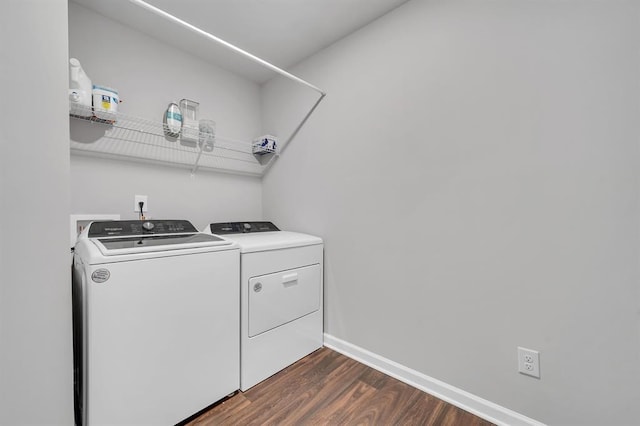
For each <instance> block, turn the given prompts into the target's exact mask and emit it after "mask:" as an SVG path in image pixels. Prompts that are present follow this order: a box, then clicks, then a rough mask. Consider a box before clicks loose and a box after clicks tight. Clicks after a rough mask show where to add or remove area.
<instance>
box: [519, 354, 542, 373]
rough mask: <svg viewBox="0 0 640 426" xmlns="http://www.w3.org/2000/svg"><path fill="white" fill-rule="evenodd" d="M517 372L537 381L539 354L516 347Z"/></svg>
mask: <svg viewBox="0 0 640 426" xmlns="http://www.w3.org/2000/svg"><path fill="white" fill-rule="evenodd" d="M529 358H530V359H529ZM529 360H530V361H531V362H527V361H529ZM518 372H520V373H522V374H526V375H527V376H531V377H536V378H538V379H539V378H540V352H538V351H534V350H533V349H527V348H522V347H519V346H518Z"/></svg>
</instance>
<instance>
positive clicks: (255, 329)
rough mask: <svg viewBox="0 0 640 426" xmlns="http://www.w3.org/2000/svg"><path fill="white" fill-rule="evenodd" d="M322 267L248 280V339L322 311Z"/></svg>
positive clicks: (305, 268)
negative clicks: (319, 310)
mask: <svg viewBox="0 0 640 426" xmlns="http://www.w3.org/2000/svg"><path fill="white" fill-rule="evenodd" d="M320 284H321V283H320V265H318V264H316V265H311V266H305V267H302V268H296V269H289V270H287V271H282V272H276V273H274V274H268V275H261V276H258V277H253V278H250V279H249V283H248V285H249V288H248V292H247V294H248V295H249V337H254V336H257V335H258V334H260V333H264V332H265V331H268V330H271V329H273V328H276V327H278V326H280V325H282V324H285V323H287V322H290V321H293V320H295V319H298V318H300V317H303V316H305V315H307V314H309V313H311V312H315V311H317V310H318V309H320V290H321V288H322V286H321V285H320Z"/></svg>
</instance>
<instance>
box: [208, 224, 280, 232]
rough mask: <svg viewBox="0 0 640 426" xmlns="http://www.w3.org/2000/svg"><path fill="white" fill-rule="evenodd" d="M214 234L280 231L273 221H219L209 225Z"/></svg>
mask: <svg viewBox="0 0 640 426" xmlns="http://www.w3.org/2000/svg"><path fill="white" fill-rule="evenodd" d="M209 229H210V230H211V233H212V234H218V235H221V234H246V233H250V232H272V231H279V229H278V227H277V226H275V225H274V224H273V223H272V222H219V223H212V224H210V225H209Z"/></svg>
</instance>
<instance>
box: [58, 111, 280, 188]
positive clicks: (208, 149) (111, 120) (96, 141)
mask: <svg viewBox="0 0 640 426" xmlns="http://www.w3.org/2000/svg"><path fill="white" fill-rule="evenodd" d="M69 117H70V118H71V119H72V120H73V121H75V122H77V123H78V125H77V126H74V127H72V138H71V141H70V148H71V151H72V152H73V153H76V154H86V155H95V156H100V157H108V158H116V159H128V160H134V161H143V162H152V163H158V164H163V165H168V166H176V167H183V168H189V169H190V170H191V172H192V173H195V171H196V170H215V171H222V172H228V173H238V174H244V175H252V176H262V175H263V174H264V172H265V170H266V169H267V168H268V165H269V163H270V162H271V161H273V159H274V158H275V156H276V155H277V153H276V152H275V150H264V148H262V149H261V152H260V153H256V154H254V151H253V149H254V148H253V146H252V143H251V142H246V141H239V140H235V139H231V138H226V137H222V136H217V135H216V136H215V137H213V138H212V136H211V134H206V133H199V134H198V140H195V138H194V139H190V140H184V139H183V138H180V137H177V138H175V137H171V136H168V135H166V134H165V131H164V125H163V123H160V122H156V121H153V120H148V119H144V118H139V117H133V116H130V115H126V114H122V113H114V114H105V113H102V114H101V116H100V117H96V116H95V115H94V114H93V112H92V110H91V108H88V107H82V106H79V105H77V104H71V105H70V109H69Z"/></svg>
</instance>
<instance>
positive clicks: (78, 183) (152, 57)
mask: <svg viewBox="0 0 640 426" xmlns="http://www.w3.org/2000/svg"><path fill="white" fill-rule="evenodd" d="M172 28H173V26H172V24H167V31H170V30H171V29H172ZM96 29H99V32H97V31H96ZM96 34H102V35H108V37H104V38H102V39H100V38H96ZM69 56H70V57H76V58H78V59H79V60H80V62H81V64H82V66H83V68H84V69H85V71H86V72H87V74H88V75H89V77H90V78H91V79H92V81H93V82H94V84H100V85H104V86H109V87H113V88H115V89H116V90H118V92H119V95H120V98H121V100H122V101H123V102H122V103H121V104H120V106H119V111H120V112H123V113H126V114H129V115H133V116H137V117H141V118H146V119H150V120H156V121H157V122H160V121H161V120H162V116H163V113H164V111H165V109H166V108H167V105H168V104H169V103H170V102H176V103H177V102H178V101H179V100H180V99H182V98H187V99H193V100H195V101H198V102H200V118H210V119H213V120H215V121H216V125H217V133H218V134H219V135H222V136H225V137H228V138H233V139H237V140H247V141H250V140H252V139H253V138H254V137H256V136H257V135H260V134H261V117H260V91H259V87H258V85H257V84H255V83H252V82H250V81H248V80H246V79H243V78H241V77H238V76H236V75H234V74H231V73H229V72H227V71H225V70H222V69H220V68H219V67H216V66H214V65H212V64H210V63H207V62H205V61H203V60H201V59H199V58H196V57H195V56H192V55H189V54H187V53H185V52H182V51H180V50H178V49H175V48H172V47H170V46H167V45H166V44H163V43H161V42H159V41H157V40H155V39H153V38H151V37H149V36H147V35H144V34H142V33H140V32H138V31H136V30H134V29H131V28H129V27H126V26H123V25H121V24H119V23H116V22H115V21H113V20H111V19H108V18H105V17H103V16H102V15H99V14H97V13H95V12H93V11H91V10H89V9H87V8H85V7H83V6H80V5H78V4H75V3H69ZM71 124H72V128H71V137H72V138H75V139H74V140H81V139H80V138H82V137H84V135H85V134H86V132H84V129H83V128H82V126H83V125H85V126H86V123H77V122H75V121H72V123H71ZM82 141H83V142H84V140H82ZM122 143H123V144H126V143H127V142H126V141H123V142H122ZM135 194H140V195H147V196H148V197H149V213H148V215H149V216H151V217H153V218H158V219H159V218H173V219H180V218H183V219H188V220H191V221H192V222H193V224H194V225H195V226H196V227H198V228H201V227H204V226H205V225H206V224H208V223H210V222H213V221H225V220H252V219H253V220H258V219H261V215H262V204H261V203H262V193H261V183H260V180H259V179H258V178H250V177H244V176H237V175H229V174H223V173H211V172H207V171H204V170H200V171H198V172H196V174H195V176H193V177H191V176H190V173H189V170H186V169H174V168H171V167H166V166H158V165H150V164H141V163H134V162H130V163H127V162H124V161H117V160H116V161H114V160H108V159H99V158H90V157H85V156H79V155H72V157H71V211H72V212H73V213H83V214H86V213H119V214H120V215H121V217H122V218H123V219H135V218H137V215H136V214H135V213H134V211H133V204H134V202H133V200H134V195H135Z"/></svg>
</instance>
